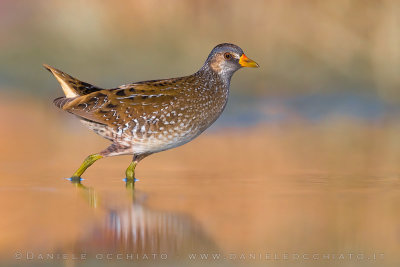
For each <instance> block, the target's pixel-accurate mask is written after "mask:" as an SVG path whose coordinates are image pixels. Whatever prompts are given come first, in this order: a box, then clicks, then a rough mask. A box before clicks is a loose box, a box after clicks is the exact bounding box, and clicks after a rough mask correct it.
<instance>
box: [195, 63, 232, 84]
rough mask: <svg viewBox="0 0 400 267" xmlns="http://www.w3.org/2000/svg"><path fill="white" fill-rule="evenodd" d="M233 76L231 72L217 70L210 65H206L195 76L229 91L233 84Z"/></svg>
mask: <svg viewBox="0 0 400 267" xmlns="http://www.w3.org/2000/svg"><path fill="white" fill-rule="evenodd" d="M232 74H233V73H230V72H226V71H222V70H216V69H214V68H213V67H212V66H210V64H209V63H206V64H204V65H203V67H201V69H200V70H199V71H198V72H196V74H195V75H198V76H200V77H202V78H203V79H206V80H209V81H210V82H211V83H216V85H222V86H223V87H225V88H227V89H229V85H230V83H231V78H232Z"/></svg>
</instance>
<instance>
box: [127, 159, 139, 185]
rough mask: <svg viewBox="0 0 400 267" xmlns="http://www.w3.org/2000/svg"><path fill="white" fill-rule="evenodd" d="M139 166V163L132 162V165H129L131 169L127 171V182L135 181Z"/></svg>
mask: <svg viewBox="0 0 400 267" xmlns="http://www.w3.org/2000/svg"><path fill="white" fill-rule="evenodd" d="M136 165H137V161H132V162H131V164H129V167H128V168H127V169H126V172H125V174H126V180H127V181H134V180H135V168H136Z"/></svg>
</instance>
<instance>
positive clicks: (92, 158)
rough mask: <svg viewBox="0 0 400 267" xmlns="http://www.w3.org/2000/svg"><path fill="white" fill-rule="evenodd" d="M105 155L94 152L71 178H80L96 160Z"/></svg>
mask: <svg viewBox="0 0 400 267" xmlns="http://www.w3.org/2000/svg"><path fill="white" fill-rule="evenodd" d="M102 157H103V156H102V155H100V154H93V155H90V156H88V157H87V158H86V159H85V160H84V161H83V163H82V165H81V166H80V167H79V169H78V170H77V171H76V172H75V173H74V174H73V175H72V177H71V178H79V177H81V175H82V174H83V173H84V172H85V171H86V169H87V168H89V167H90V166H91V165H92V164H93V163H94V162H95V161H96V160H98V159H101V158H102Z"/></svg>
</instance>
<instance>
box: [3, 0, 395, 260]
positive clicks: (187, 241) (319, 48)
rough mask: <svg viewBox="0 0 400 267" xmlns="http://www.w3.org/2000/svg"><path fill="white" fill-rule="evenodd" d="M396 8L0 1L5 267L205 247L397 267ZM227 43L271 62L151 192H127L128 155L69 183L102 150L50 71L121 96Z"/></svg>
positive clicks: (375, 4) (191, 68) (234, 91)
mask: <svg viewBox="0 0 400 267" xmlns="http://www.w3.org/2000/svg"><path fill="white" fill-rule="evenodd" d="M399 14H400V2H399V1H392V0H381V1H365V0H363V1H361V0H340V1H335V0H329V1H314V0H304V1H293V0H276V1H274V0H270V1H258V0H254V1H243V0H231V1H225V0H203V1H183V0H170V1H161V0H120V1H117V2H116V1H95V0H83V1H79V0H69V1H45V0H36V1H30V0H20V1H14V0H0V114H1V115H0V124H1V125H2V126H1V129H2V130H1V131H0V148H1V151H2V153H0V192H1V194H0V215H1V216H0V217H2V218H3V219H1V220H0V229H7V231H3V232H2V233H1V234H0V265H2V263H4V262H7V266H11V265H13V264H14V265H18V264H20V263H21V264H22V265H24V264H30V262H29V261H26V260H25V261H24V260H22V261H15V258H14V254H15V253H16V252H22V253H24V252H26V251H34V252H35V253H50V252H54V251H56V252H65V253H73V252H74V253H75V252H77V253H79V252H82V251H88V253H92V254H93V253H97V252H99V251H110V252H113V251H115V250H118V249H121V250H126V251H132V250H133V251H136V252H138V253H139V252H140V253H145V252H147V253H150V252H157V253H160V251H161V249H162V250H164V252H166V253H170V254H169V255H170V257H173V256H174V254H179V255H180V256H182V255H183V257H184V256H185V255H186V254H185V253H188V252H190V253H193V252H195V253H199V252H203V250H204V249H208V250H210V251H212V252H218V253H219V252H221V253H228V252H234V253H237V254H239V253H247V252H251V253H254V252H256V253H258V252H263V253H264V252H277V253H278V254H280V255H282V253H292V252H299V253H308V252H310V251H311V252H316V253H320V254H321V255H322V254H323V253H326V252H328V253H344V252H346V253H347V252H354V253H356V252H360V251H362V252H363V253H365V254H366V255H368V256H371V255H372V254H373V253H384V254H385V261H375V260H373V261H369V260H367V261H350V260H349V261H346V264H347V265H346V266H398V264H399V262H400V259H399V257H398V248H399V247H400V241H399V238H398V237H399V228H398V225H399V221H400V215H399V214H400V212H399V203H400V198H399V193H400V181H399V172H400V164H399V163H400V120H399V115H400V90H399V89H400V77H399V75H398V74H399V71H400V30H399V29H400V16H399ZM223 42H230V43H234V44H237V45H239V46H240V47H241V48H242V49H243V50H244V52H245V53H246V55H247V56H248V57H249V58H251V59H254V60H255V61H256V62H257V63H259V65H260V66H261V67H260V68H259V69H242V70H240V71H238V72H237V73H236V74H235V75H234V77H233V79H232V83H231V95H230V100H229V103H228V106H227V108H226V110H225V112H224V113H223V115H222V116H221V118H220V119H219V120H217V122H216V123H215V124H214V125H213V126H212V128H211V129H210V130H208V131H206V132H205V133H204V134H203V135H201V136H200V137H199V138H197V139H196V140H194V141H193V142H191V143H189V144H187V145H185V146H183V147H180V148H176V149H174V150H171V151H168V152H163V153H159V154H156V155H153V156H151V157H149V158H147V159H146V160H144V161H143V162H142V163H141V164H140V165H139V167H138V169H137V174H138V176H139V178H140V182H139V183H138V185H137V186H136V189H135V190H136V194H138V195H139V197H138V196H136V197H133V198H132V197H131V195H130V197H126V195H125V194H124V193H123V192H125V191H126V190H125V185H123V183H122V182H121V179H122V178H123V174H124V170H125V168H126V167H127V165H128V164H129V161H130V158H129V157H117V158H110V159H106V160H104V162H99V163H96V164H95V165H94V166H93V167H91V168H90V169H89V170H88V171H87V172H86V173H85V178H87V181H85V184H86V186H87V187H85V186H76V185H74V186H70V185H69V184H66V183H69V182H68V181H65V180H64V179H62V178H64V177H68V175H69V174H70V173H72V172H73V171H74V170H75V168H76V167H78V165H79V164H80V163H81V161H82V160H83V159H84V158H85V157H86V156H87V155H88V154H91V153H95V152H98V151H100V150H102V149H103V148H105V147H106V146H107V145H108V142H107V141H106V140H103V139H102V138H100V137H98V136H96V135H95V134H94V133H92V132H90V131H89V130H87V129H85V128H84V127H83V126H82V125H81V124H80V123H79V121H78V120H76V118H74V117H73V116H70V115H68V114H64V113H63V112H62V111H60V110H58V109H57V108H55V107H54V106H53V104H52V100H53V99H54V98H56V97H59V96H62V95H63V94H62V90H61V88H60V86H59V84H58V83H57V81H56V80H55V79H54V77H52V75H50V74H49V73H48V72H47V71H45V69H44V68H43V67H42V64H43V63H46V64H49V65H51V66H54V67H56V68H58V69H61V70H63V71H65V72H66V73H68V74H70V75H72V76H74V77H76V78H79V79H81V80H83V81H86V82H89V83H92V84H94V85H97V86H99V87H102V88H112V87H115V86H119V85H121V84H126V83H131V82H136V81H143V80H150V79H159V78H170V77H178V76H184V75H188V74H192V73H194V72H195V71H197V70H198V69H199V68H200V67H201V66H202V64H203V62H204V61H205V59H206V58H207V55H208V54H209V52H210V51H211V49H212V48H213V47H214V46H215V45H217V44H219V43H223ZM210 151H212V153H210ZM76 192H78V194H75V193H76ZM94 192H96V193H94ZM82 195H84V197H83V198H82V197H81V196H82ZM98 198H99V199H103V200H104V199H106V200H105V201H103V202H102V204H98V203H97V199H98ZM138 199H139V200H138ZM137 236H140V238H139V239H138V238H137ZM92 256H93V255H92ZM92 259H93V257H92ZM244 262H245V263H246V264H249V263H248V262H247V261H244ZM294 262H295V263H296V264H298V265H297V266H310V264H316V265H318V266H320V265H321V261H315V262H313V263H311V262H310V261H300V262H298V261H297V262H296V261H294ZM294 262H293V261H289V262H285V261H283V262H282V261H273V262H271V261H256V262H250V264H251V265H257V264H259V265H265V263H268V264H270V266H282V264H286V263H287V264H291V263H294ZM39 263H43V261H39ZM45 263H46V264H53V263H54V262H51V261H46V262H45ZM56 263H57V264H59V265H60V266H75V265H85V264H87V266H98V265H99V264H107V261H96V260H95V259H93V261H86V262H74V261H71V260H69V261H57V262H56ZM125 263H126V262H125ZM128 263H129V262H128ZM209 263H211V264H212V263H214V262H209ZM218 263H221V262H218ZM225 263H227V265H230V264H231V263H234V264H237V263H238V262H237V261H228V262H226V261H223V262H222V264H223V265H225ZM325 263H326V262H325V261H324V262H322V264H325ZM342 263H343V262H337V261H334V262H333V264H334V265H336V266H337V265H341V264H342ZM190 264H191V265H196V266H203V265H204V262H202V261H200V262H199V261H194V262H193V261H192V262H190ZM190 264H189V265H190ZM160 265H163V262H161V264H160ZM247 266H248V265H247Z"/></svg>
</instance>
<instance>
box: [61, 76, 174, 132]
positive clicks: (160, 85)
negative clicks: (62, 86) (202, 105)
mask: <svg viewBox="0 0 400 267" xmlns="http://www.w3.org/2000/svg"><path fill="white" fill-rule="evenodd" d="M179 79H181V78H177V79H168V80H158V81H149V82H142V83H134V84H129V85H123V86H120V87H118V88H115V89H107V90H101V91H97V92H93V93H90V94H88V95H85V96H80V97H77V98H74V99H72V100H71V101H69V102H67V103H65V104H64V105H63V106H62V109H64V110H66V111H68V112H70V113H73V114H75V115H77V116H79V117H82V118H84V119H87V120H90V121H94V122H97V123H101V124H105V125H108V126H110V127H113V128H114V127H115V128H117V127H119V126H122V125H124V124H125V123H127V122H128V121H131V120H133V119H138V118H141V117H142V116H144V115H145V116H149V117H151V116H153V115H151V114H157V112H158V111H159V110H160V109H162V108H163V107H166V106H168V105H172V104H173V103H174V102H175V101H176V98H177V96H178V95H179V92H180V90H179V86H176V83H177V81H178V80H179Z"/></svg>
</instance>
